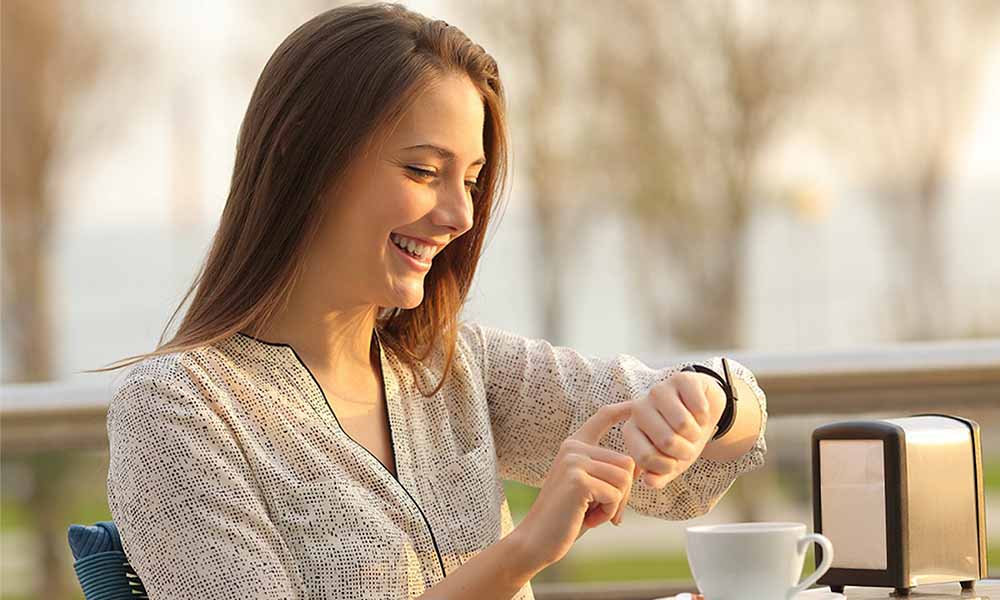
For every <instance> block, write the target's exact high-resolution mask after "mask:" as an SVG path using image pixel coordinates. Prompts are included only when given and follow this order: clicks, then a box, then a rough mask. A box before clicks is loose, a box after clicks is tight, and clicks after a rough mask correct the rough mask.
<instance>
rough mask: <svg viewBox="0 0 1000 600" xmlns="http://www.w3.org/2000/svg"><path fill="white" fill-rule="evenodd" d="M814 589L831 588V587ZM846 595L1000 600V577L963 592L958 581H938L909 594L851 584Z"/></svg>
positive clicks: (860, 599) (851, 599)
mask: <svg viewBox="0 0 1000 600" xmlns="http://www.w3.org/2000/svg"><path fill="white" fill-rule="evenodd" d="M814 589H825V590H829V589H830V588H829V587H820V588H814ZM844 597H845V598H847V599H848V600H866V599H871V598H880V599H881V598H913V599H914V600H939V599H941V600H943V599H947V598H961V599H962V600H990V599H993V600H1000V579H980V580H979V581H977V582H976V589H975V590H970V591H968V592H965V593H962V586H961V585H960V584H959V583H958V582H955V583H937V584H933V585H918V586H917V587H915V588H913V589H912V590H910V595H909V596H897V595H896V592H895V590H894V589H893V588H875V587H859V586H853V585H849V586H847V587H845V588H844Z"/></svg>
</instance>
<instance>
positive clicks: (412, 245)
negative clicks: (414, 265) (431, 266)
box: [389, 233, 437, 260]
mask: <svg viewBox="0 0 1000 600" xmlns="http://www.w3.org/2000/svg"><path fill="white" fill-rule="evenodd" d="M389 238H390V239H391V240H392V242H393V243H394V244H396V245H397V246H399V247H400V248H403V249H404V250H407V251H409V252H410V253H411V254H416V255H417V256H419V257H420V258H422V259H424V260H428V259H430V257H432V256H433V255H434V252H435V250H437V248H435V247H434V246H425V245H423V244H420V243H418V242H416V241H414V240H413V239H411V238H407V237H403V236H401V235H399V234H398V233H394V234H392V235H391V236H389Z"/></svg>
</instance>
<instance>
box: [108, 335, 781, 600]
mask: <svg viewBox="0 0 1000 600" xmlns="http://www.w3.org/2000/svg"><path fill="white" fill-rule="evenodd" d="M380 353H381V354H380V357H381V364H382V374H383V383H384V391H385V399H386V403H387V411H388V418H389V427H390V435H391V440H392V448H393V451H394V454H395V460H396V465H395V466H396V474H397V476H396V477H393V475H392V474H391V473H390V471H389V470H388V469H386V468H385V466H384V465H383V464H382V463H381V462H380V461H379V460H378V459H377V458H376V457H375V456H374V455H373V454H371V453H370V452H369V451H368V450H367V449H366V448H365V447H364V446H362V445H360V444H358V443H357V442H355V441H354V440H353V439H352V438H351V437H350V436H349V435H347V433H345V431H344V430H343V429H341V427H340V426H339V424H338V422H337V418H336V416H335V415H334V414H333V412H332V411H331V409H330V408H329V406H328V404H327V402H326V399H325V398H324V396H323V392H322V390H321V389H320V387H319V385H318V384H317V383H316V380H315V379H314V378H313V377H312V375H311V373H310V372H309V370H308V369H307V368H306V367H305V365H304V363H303V362H302V361H301V360H300V359H299V358H298V356H297V354H296V353H295V351H294V350H293V349H292V347H291V346H288V345H285V344H270V343H266V342H262V341H258V340H256V339H254V338H251V337H248V336H245V335H242V334H237V335H234V336H232V337H230V338H228V339H226V340H225V341H223V342H221V343H218V344H215V345H212V346H205V347H203V348H198V349H196V350H191V351H187V352H182V353H175V354H169V355H164V356H159V357H154V358H151V359H148V360H146V361H144V362H142V363H140V364H138V365H136V366H135V367H133V368H132V370H131V371H130V372H129V373H128V374H127V376H126V377H125V378H124V379H123V380H122V382H121V383H120V384H119V387H118V389H117V392H116V393H115V395H114V398H113V399H112V401H111V404H110V407H109V409H108V421H107V425H108V438H109V441H110V450H111V462H110V467H109V470H108V480H107V484H108V500H109V506H110V509H111V514H112V517H113V518H114V520H115V523H116V524H117V525H118V528H119V530H120V532H121V537H122V543H123V546H124V549H125V553H126V555H127V556H128V557H129V559H130V561H131V563H132V565H133V566H134V568H135V570H136V572H137V573H138V575H139V577H140V578H141V579H142V581H143V583H144V584H145V587H146V590H147V591H148V593H149V597H150V598H152V599H154V600H160V599H164V600H165V599H173V600H179V599H183V598H192V599H194V598H197V599H199V600H217V599H218V600H221V599H223V598H226V599H229V598H238V599H241V600H250V599H255V598H260V599H265V598H266V599H268V600H275V599H281V598H295V599H302V600H304V599H312V598H316V599H320V598H322V599H324V600H332V599H341V598H343V599H348V598H351V599H357V598H372V599H375V598H378V599H386V598H409V597H414V596H418V595H420V594H421V593H423V592H424V591H426V589H427V588H429V587H430V586H432V585H434V584H435V583H436V582H438V581H440V580H441V579H442V578H443V577H445V575H446V574H447V573H450V572H452V571H454V570H455V569H458V568H459V567H460V566H461V565H462V564H463V563H464V562H466V561H468V560H469V558H471V557H472V556H474V555H475V554H476V553H477V552H479V551H481V550H482V549H484V548H486V547H488V546H490V545H491V544H493V543H495V542H497V541H498V540H499V539H500V538H501V537H503V536H504V535H506V534H507V533H509V532H510V531H511V529H512V528H513V522H512V520H511V516H510V511H509V509H508V506H507V500H506V498H505V497H504V493H503V487H502V485H501V480H503V479H509V480H515V481H520V482H522V483H525V484H527V485H530V486H536V487H538V486H541V484H542V482H543V481H544V479H545V476H546V474H547V472H548V470H549V468H550V466H551V465H552V462H553V460H554V458H555V456H556V453H557V451H558V449H559V445H560V443H561V442H562V441H563V440H564V439H565V438H566V437H568V436H569V435H571V434H572V433H573V432H575V431H576V429H577V428H579V427H580V426H581V425H582V424H583V422H584V421H586V420H587V419H588V418H589V417H590V416H591V415H592V414H594V412H595V411H596V410H597V408H598V407H599V406H601V405H602V404H608V403H612V402H620V401H624V400H628V399H637V398H640V397H642V396H643V395H644V394H645V393H646V392H647V391H648V390H649V389H650V388H651V387H652V386H653V385H654V384H655V383H656V382H658V381H661V380H663V379H666V378H667V377H669V376H670V375H672V374H673V373H676V372H677V371H679V370H680V369H681V368H682V367H684V366H687V365H688V364H691V363H683V364H678V365H675V366H669V367H666V368H662V369H653V368H650V367H648V366H646V365H644V364H643V363H642V362H640V361H639V360H638V359H636V358H634V357H632V356H629V355H625V354H620V355H618V356H616V357H614V358H594V357H585V356H583V355H581V354H580V353H578V352H577V351H575V350H573V349H571V348H567V347H562V346H553V345H551V344H550V343H548V342H547V341H545V340H541V339H531V338H526V337H522V336H519V335H515V334H513V333H510V332H507V331H504V330H501V329H497V328H494V327H488V326H485V325H480V324H478V323H475V322H465V323H463V324H462V325H461V327H460V330H459V336H458V345H457V348H456V350H455V359H454V360H455V362H454V364H453V366H452V372H451V375H450V376H449V379H448V381H447V382H446V383H445V384H444V386H442V388H441V389H440V390H439V392H438V393H437V394H435V395H434V396H432V397H429V398H427V397H424V396H422V395H421V394H420V392H419V391H418V388H417V381H416V379H415V378H416V377H419V378H420V381H421V386H422V387H423V389H433V387H434V385H436V384H437V382H438V380H439V377H440V369H439V368H438V367H433V366H432V367H428V366H427V365H434V364H440V363H441V362H443V361H442V356H443V352H438V353H436V354H432V356H431V359H430V360H428V361H425V363H424V364H423V365H421V366H420V367H418V369H417V370H416V371H415V372H414V371H412V370H410V369H409V368H407V367H406V366H404V365H403V363H402V362H401V361H400V360H398V359H397V358H396V357H395V356H393V354H392V352H391V351H390V349H389V348H387V347H384V348H381V349H380ZM699 364H704V365H706V366H709V367H712V368H714V369H716V370H718V371H719V372H721V361H720V357H713V358H711V359H709V360H706V361H703V362H701V363H699ZM730 364H731V367H732V368H731V372H732V373H733V374H734V375H736V376H738V377H741V378H743V380H744V381H746V382H747V383H748V384H749V387H750V388H751V389H753V390H754V392H755V394H756V396H757V401H758V402H759V403H760V406H761V412H762V416H763V419H764V423H766V417H767V411H766V398H765V395H764V392H763V390H761V389H760V387H759V386H758V384H757V381H756V379H755V377H754V375H753V373H751V372H750V370H749V369H747V368H746V367H744V366H743V365H741V364H739V363H738V362H736V361H730ZM601 445H602V446H606V447H608V448H612V449H614V450H617V451H619V452H626V449H625V445H624V442H623V439H622V434H621V425H620V424H618V425H615V426H614V427H613V428H612V429H611V431H610V432H609V433H608V434H607V436H605V438H604V439H603V441H602V442H601ZM766 452H767V448H766V445H765V442H764V427H763V426H762V427H761V432H760V435H759V437H758V439H757V442H756V444H755V446H754V447H753V448H752V449H751V450H750V451H748V452H747V453H746V454H745V455H743V456H741V457H739V458H737V459H734V460H732V461H726V462H717V461H713V460H709V459H707V458H699V459H698V460H697V461H696V462H695V463H694V464H693V465H692V466H691V468H689V469H688V470H687V471H685V472H684V473H683V474H682V475H680V476H679V477H678V478H677V479H675V480H673V481H672V482H671V483H670V484H668V485H667V486H665V487H664V488H663V489H661V490H656V489H651V488H647V487H646V486H644V485H642V484H641V483H636V484H635V486H634V488H633V490H632V495H631V499H630V500H629V506H630V507H631V508H632V509H633V510H635V511H637V512H639V513H641V514H645V515H650V516H655V517H660V518H664V519H674V520H681V519H689V518H693V517H696V516H699V515H702V514H705V513H706V512H708V511H709V510H710V509H711V508H712V507H713V506H714V505H715V504H716V502H718V500H719V499H720V498H721V497H722V496H723V494H725V492H726V491H727V490H728V489H729V487H730V486H731V485H732V483H733V481H734V480H735V479H736V477H737V476H739V475H740V474H742V473H746V472H748V471H752V470H754V469H757V468H759V467H760V466H762V465H763V464H764V455H765V453H766ZM514 597H515V598H517V599H519V600H525V599H531V598H533V595H532V592H531V585H530V584H527V585H525V586H524V587H523V588H522V589H521V590H520V591H519V592H518V593H517V594H516V595H515V596H514Z"/></svg>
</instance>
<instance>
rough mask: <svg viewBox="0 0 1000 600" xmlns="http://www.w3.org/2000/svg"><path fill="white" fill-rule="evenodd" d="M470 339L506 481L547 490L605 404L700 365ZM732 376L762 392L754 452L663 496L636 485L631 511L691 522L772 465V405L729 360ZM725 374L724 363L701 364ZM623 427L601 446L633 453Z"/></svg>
mask: <svg viewBox="0 0 1000 600" xmlns="http://www.w3.org/2000/svg"><path fill="white" fill-rule="evenodd" d="M461 331H462V337H463V338H464V339H465V340H466V343H468V344H469V347H470V348H471V350H472V351H473V352H474V353H476V354H477V355H478V356H479V357H480V361H481V364H480V367H481V368H482V371H483V379H484V382H485V389H486V398H487V403H488V405H489V413H490V421H491V427H492V429H493V436H494V442H495V445H496V451H497V459H498V461H499V464H500V475H501V477H503V478H504V479H511V480H514V481H519V482H521V483H524V484H527V485H531V486H535V487H540V486H541V485H542V482H543V481H544V479H545V476H546V474H547V473H548V471H549V469H550V468H551V466H552V463H553V462H554V460H555V456H556V454H557V452H558V451H559V445H560V444H561V443H562V442H563V440H565V439H566V438H567V437H569V436H570V435H572V434H573V432H575V431H576V430H577V429H579V427H580V426H581V425H583V423H584V422H585V421H586V420H587V419H588V418H590V417H591V416H592V415H593V414H594V413H595V412H596V411H597V409H598V407H600V406H601V405H604V404H612V403H615V402H623V401H626V400H635V399H639V398H642V397H643V396H644V395H645V394H646V393H647V392H648V391H649V390H650V389H651V388H652V387H653V386H654V385H655V384H656V383H658V382H660V381H663V380H665V379H667V378H669V377H670V376H671V375H673V374H674V373H676V372H678V371H680V370H681V369H682V368H684V367H685V366H687V365H689V364H694V363H692V362H684V363H680V364H677V365H674V366H668V367H665V368H662V369H653V368H650V367H648V366H646V365H645V364H643V363H642V362H641V361H639V360H638V359H636V358H634V357H632V356H629V355H627V354H619V355H617V356H615V357H614V358H594V357H586V356H583V355H581V354H580V353H579V352H577V351H576V350H573V349H572V348H567V347H563V346H553V345H552V344H550V343H549V342H547V341H546V340H542V339H531V338H526V337H522V336H519V335H516V334H513V333H510V332H507V331H504V330H501V329H497V328H494V327H488V326H485V325H480V324H478V323H469V322H466V323H463V325H462V328H461ZM727 360H728V361H729V363H730V368H731V372H732V373H733V374H734V375H735V376H738V377H741V378H742V379H743V380H744V381H746V382H747V383H748V384H749V387H750V388H751V389H753V390H754V393H755V395H756V400H757V402H758V403H759V404H760V407H761V415H762V423H761V430H760V434H759V436H758V438H757V441H756V442H755V444H754V446H753V447H752V448H751V449H750V450H749V451H747V452H746V453H745V454H743V455H742V456H740V457H737V458H735V459H733V460H730V461H714V460H710V459H707V458H698V459H697V460H696V461H695V462H694V463H693V464H692V465H691V466H690V467H689V468H688V469H687V470H686V471H685V472H684V473H682V474H681V475H680V476H678V477H677V478H676V479H674V480H673V481H671V482H670V483H668V484H667V485H666V486H664V487H663V488H662V489H653V488H649V487H646V486H645V485H643V484H642V483H639V482H638V481H637V482H635V483H634V484H633V488H632V493H631V497H630V499H629V506H630V507H631V508H632V509H633V510H635V511H637V512H639V513H641V514H645V515H649V516H655V517H660V518H665V519H672V520H683V519H690V518H694V517H697V516H700V515H703V514H705V513H707V512H708V511H710V510H711V509H712V508H713V507H714V506H715V504H716V503H717V502H718V501H719V500H720V499H721V498H722V496H723V495H724V494H725V493H726V491H727V490H728V489H729V488H730V486H732V484H733V482H734V481H735V480H736V478H737V477H738V476H739V475H741V474H742V473H746V472H749V471H753V470H755V469H757V468H759V467H761V466H762V465H763V464H764V455H765V454H766V452H767V447H766V444H765V441H764V430H765V425H766V422H767V421H766V419H767V403H766V397H765V395H764V392H763V390H761V389H760V387H759V386H758V385H757V381H756V378H755V377H754V376H753V373H751V372H750V370H749V369H747V368H746V367H745V366H743V365H742V364H740V363H738V362H737V361H734V360H731V359H728V358H727ZM697 364H703V365H705V366H707V367H710V368H713V369H716V370H717V371H718V372H722V364H721V357H718V356H716V357H712V358H711V359H709V360H705V361H697ZM621 425H622V424H621V423H619V424H616V425H615V426H614V427H613V428H612V429H611V430H610V431H609V432H608V434H607V435H606V436H605V437H604V439H603V440H602V441H601V446H604V447H607V448H611V449H613V450H616V451H618V452H622V453H627V449H626V447H625V442H624V438H623V436H622V431H621Z"/></svg>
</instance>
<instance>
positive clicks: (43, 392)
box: [0, 340, 1000, 452]
mask: <svg viewBox="0 0 1000 600" xmlns="http://www.w3.org/2000/svg"><path fill="white" fill-rule="evenodd" d="M708 355H724V356H728V357H732V358H733V359H735V360H737V361H739V362H740V363H742V364H743V365H745V366H746V367H748V368H749V369H751V370H752V371H753V373H754V375H755V376H756V377H757V381H758V383H759V384H760V386H761V388H762V389H763V390H764V392H765V393H766V394H767V405H768V416H769V417H776V416H803V415H815V414H860V413H871V412H896V413H906V412H920V411H928V410H954V411H959V410H968V409H987V410H989V409H997V408H1000V340H972V341H965V340H963V341H954V342H927V343H913V344H897V345H891V346H884V347H875V348H865V349H860V350H842V351H826V352H796V353H794V354H793V353H761V352H746V351H732V352H715V353H708V352H699V353H697V354H685V355H678V356H674V357H671V358H670V359H669V360H666V361H665V360H662V359H660V360H652V359H650V360H646V359H645V358H643V360H644V362H646V363H647V364H650V365H661V366H662V365H667V364H677V363H680V362H682V361H685V360H697V359H702V358H705V357H706V356H708ZM111 391H112V383H111V380H110V379H108V378H107V377H104V378H100V377H97V376H95V378H94V380H93V381H89V382H87V381H84V382H79V383H76V382H74V383H40V384H24V385H5V386H2V387H0V398H2V409H0V419H2V423H3V434H4V435H3V446H2V449H3V451H4V452H8V451H10V452H17V451H33V450H42V449H58V448H65V449H85V448H94V449H97V448H103V447H106V446H107V435H106V429H105V418H106V414H107V403H108V398H109V397H110V394H111Z"/></svg>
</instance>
